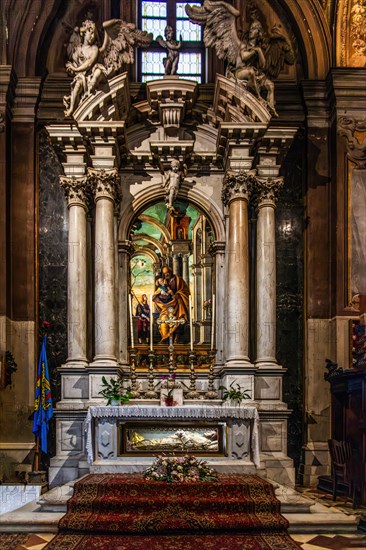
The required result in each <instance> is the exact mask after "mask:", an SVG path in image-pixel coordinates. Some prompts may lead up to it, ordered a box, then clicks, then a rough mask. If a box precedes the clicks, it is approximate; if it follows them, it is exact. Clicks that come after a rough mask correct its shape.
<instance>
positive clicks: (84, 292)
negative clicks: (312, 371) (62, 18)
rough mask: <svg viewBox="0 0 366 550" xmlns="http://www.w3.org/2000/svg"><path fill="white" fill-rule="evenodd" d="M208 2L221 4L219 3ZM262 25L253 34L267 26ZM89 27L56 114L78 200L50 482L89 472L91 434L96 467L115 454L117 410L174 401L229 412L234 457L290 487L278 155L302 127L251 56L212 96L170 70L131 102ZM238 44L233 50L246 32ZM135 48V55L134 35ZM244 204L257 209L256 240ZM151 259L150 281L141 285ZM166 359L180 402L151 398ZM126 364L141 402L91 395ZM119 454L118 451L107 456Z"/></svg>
mask: <svg viewBox="0 0 366 550" xmlns="http://www.w3.org/2000/svg"><path fill="white" fill-rule="evenodd" d="M209 4H210V5H214V4H215V5H216V4H217V6H218V8H217V9H224V7H223V5H224V4H225V3H223V2H218V3H214V2H211V3H209ZM207 5H208V4H207ZM225 5H226V4H225ZM225 9H228V8H227V7H225ZM229 11H230V10H229ZM235 12H236V10H235ZM196 15H197V14H196ZM196 15H194V14H192V18H193V19H192V20H193V21H194V20H195V17H196ZM206 15H207V14H206ZM211 16H212V14H211ZM211 16H207V17H209V18H210V17H211ZM231 16H233V17H234V18H235V17H237V16H238V14H236V13H232V14H231ZM231 16H230V17H231ZM209 18H208V19H207V21H206V22H205V23H200V24H207V25H208V24H209V22H208V21H209ZM254 23H255V21H253V24H252V26H253V32H254V31H255V36H256V37H258V33H259V32H263V29H260V28H259V26H258V22H257V24H254ZM111 25H112V26H115V28H116V29H117V30H118V33H120V34H119V35H118V36H122V35H123V33H125V32H128V33H129V32H131V33H132V35H133V40H135V45H140V46H143V47H147V46H148V44H149V40H151V37H150V38H149V36H148V35H146V33H145V34H144V33H142V34H141V31H138V30H137V29H135V28H132V27H128V26H127V27H126V25H125V24H124V23H123V22H118V21H117V22H116V21H114V22H112V21H111V22H106V23H105V24H104V30H105V44H107V46H108V48H112V49H113V48H117V50H118V48H121V43H122V42H121V43H117V42H114V40H115V39H113V37H112V38H111V36H112V35H113V33H112V35H111V36H109V34H108V33H109V30H108V29H110V28H111ZM126 29H127V30H126ZM80 32H81V31H80ZM83 33H84V34H83V40H84V42H82V41H80V43H79V47H80V48H81V50H83V48H85V51H87V52H89V51H94V53H95V55H94V57H90V60H89V61H88V68H87V70H85V75H84V78H83V79H82V78H80V76H78V75H79V74H80V70H79V68H78V66H77V60H76V61H74V62H73V63H72V62H70V63H69V64H68V66H67V67H68V69H69V70H70V71H71V72H72V74H73V75H74V80H73V82H72V87H71V95H70V96H67V97H66V98H65V106H66V111H65V115H66V118H65V120H64V121H62V122H55V123H53V124H50V125H48V126H47V131H48V134H49V136H50V139H51V141H52V143H53V145H54V147H55V149H56V151H57V153H58V154H59V156H60V158H61V159H62V166H63V171H64V174H63V175H61V176H60V184H61V187H62V188H63V190H64V191H65V195H66V200H67V207H68V212H69V219H68V251H69V259H68V275H67V276H68V303H67V314H68V323H67V326H68V358H67V360H66V363H65V364H63V365H62V366H60V369H59V371H60V373H61V400H60V401H59V402H58V403H57V406H56V410H55V416H56V431H57V449H56V451H57V452H56V456H55V457H54V458H52V459H51V465H50V470H49V472H50V483H51V485H59V484H61V483H65V482H67V481H69V480H71V479H75V478H77V477H78V476H80V475H82V474H84V473H85V472H87V471H89V470H90V464H89V463H88V461H87V457H89V460H90V459H91V457H92V440H94V443H95V445H96V448H97V452H96V455H95V456H94V460H93V461H92V467H94V468H95V467H96V464H95V460H96V457H97V456H98V459H100V458H102V459H103V460H105V459H107V458H108V457H109V456H112V457H115V455H116V422H117V419H118V418H120V417H121V416H123V415H129V414H131V415H132V417H133V418H140V417H144V414H145V412H146V414H147V412H148V411H150V414H152V413H151V411H154V413H153V414H152V418H155V419H156V420H157V421H158V419H159V418H162V417H163V416H164V415H165V414H166V415H167V417H169V418H170V419H171V418H173V417H174V418H180V419H182V418H185V417H186V415H188V416H189V415H193V416H192V417H194V418H197V419H199V418H201V419H202V417H204V416H205V414H207V415H208V416H209V414H212V415H213V416H212V417H213V418H221V419H224V420H225V421H227V424H228V430H229V451H228V455H229V456H228V457H227V458H228V461H234V460H235V461H236V462H237V463H238V462H241V461H238V460H236V459H237V458H238V456H236V455H238V453H239V450H238V449H239V447H241V446H242V445H244V446H245V453H246V456H249V455H250V454H251V455H252V459H251V461H250V463H251V467H252V468H254V467H257V468H259V464H260V463H261V466H262V468H263V469H262V470H261V472H262V474H263V475H266V476H268V477H270V478H272V479H274V480H277V481H279V482H281V483H284V484H286V485H293V484H294V468H293V463H292V460H291V459H290V458H289V457H288V456H287V419H288V416H289V414H290V411H289V410H288V407H287V405H286V404H285V403H284V402H283V400H282V377H283V375H284V374H285V369H284V368H283V367H282V366H281V365H279V364H278V362H277V359H276V238H275V215H276V203H277V198H278V193H279V191H280V189H281V188H282V187H283V186H284V185H286V182H285V181H284V179H283V177H282V176H281V175H280V171H281V166H282V163H283V161H284V159H285V157H286V154H287V151H288V149H289V147H290V146H291V143H292V140H293V138H294V136H295V134H296V132H297V128H296V127H294V126H291V125H289V126H284V125H281V124H278V123H276V124H274V123H273V120H274V119H273V117H274V116H275V115H276V112H275V103H274V96H273V82H272V80H270V78H269V73H268V74H267V75H266V74H265V73H263V75H262V79H261V81H259V80H258V81H256V83H255V84H256V86H254V89H253V86H252V87H251V86H250V85H248V79H247V78H246V77H245V75H247V74H248V75H253V74H258V72H257V73H256V72H255V71H254V69H253V67H251V65H250V63H249V62H248V64H247V66H246V70H245V71H244V72H243V71H242V72H241V73H240V75H241V77H240V78H239V77H238V76H237V72H238V69H235V67H233V66H232V64H231V70H230V71H229V73H227V74H226V76H223V75H220V74H218V75H217V77H216V83H215V90H214V96H213V101H212V104H210V105H207V104H205V102H204V101H203V99H202V97H201V96H200V94H201V90H200V86H199V85H198V84H197V83H196V82H195V81H193V80H188V79H182V78H179V77H178V76H176V75H175V74H174V75H173V74H167V75H166V76H165V77H164V78H163V79H159V80H151V81H149V82H147V83H146V98H145V99H143V100H138V101H137V100H136V99H134V98H133V97H132V96H131V93H130V89H129V81H128V76H127V73H121V70H120V69H121V66H118V67H117V66H116V65H114V64H113V63H114V62H113V63H112V61H111V59H112V58H113V56H112V57H108V55H109V54H107V53H106V52H107V51H109V52H110V50H108V48H107V46H106V48H107V50H105V49H103V48H104V46H103V47H102V48H99V47H98V45H97V41H96V38H95V24H93V23H92V22H90V21H86V22H85V25H84V27H83ZM93 33H94V34H93ZM108 36H109V38H108ZM113 36H114V35H113ZM227 38H228V39H229V40H230V36H228V37H227ZM79 39H80V40H81V37H79ZM253 39H255V40H257V38H255V37H254V38H253ZM277 39H278V40H279V41H280V44H281V46H280V49H281V48H282V49H281V51H282V54H283V55H285V52H287V53H286V55H287V56H288V57H287V58H286V59H287V61H286V60H285V58H283V59H282V58H281V56H280V58H281V59H282V67H283V64H284V63H285V62H286V63H289V64H290V63H291V55H292V54H291V51H292V50H291V47H290V45H289V43H288V41H287V39H286V37H284V36H282V35H281V37H277V38H276V40H277ZM110 40H112V43H110ZM271 40H274V38H273V37H272V38H271ZM235 44H236V46H237V47H239V49H240V40H239V38H238V36H237V35H235ZM245 47H246V48H249V46H248V45H246V46H245ZM258 49H260V48H259V46H258V47H257V50H258ZM81 50H80V51H81ZM77 51H79V50H77ZM225 51H226V50H225V47H224V49H223V52H224V53H222V52H221V50H220V52H221V53H220V52H218V55H219V56H221V57H222V56H224V57H225V55H226V54H225ZM240 51H241V52H242V53H243V48H242V49H241V50H240ZM118 52H119V53H118V55H122V54H121V52H120V50H118ZM244 53H245V52H244ZM244 53H243V55H244ZM282 54H281V55H282ZM75 55H76V54H75ZM262 55H264V54H263V52H262ZM98 56H99V59H100V61H101V63H102V64H100V63H98V64H96V61H95V60H96V59H97V58H98ZM126 56H127V57H125V62H127V63H131V62H132V61H133V51H132V48H131V51H129V52H128V55H127V54H126ZM76 57H77V56H76ZM74 58H75V56H74ZM117 58H118V56H117ZM75 59H76V58H75ZM113 59H115V58H113ZM118 59H119V58H118ZM227 60H228V61H229V62H230V61H231V62H232V60H230V59H229V58H227ZM103 63H104V65H103ZM110 64H111V65H110ZM80 67H84V65H81V64H80ZM103 67H104V69H103ZM282 67H280V68H279V71H280V70H281V68H282ZM78 71H79V72H78ZM235 75H236V76H235ZM271 78H275V75H272V77H271ZM249 84H250V83H249ZM265 97H266V98H267V100H266V99H265ZM164 201H165V204H164ZM250 213H254V215H255V218H256V224H255V234H254V233H253V235H252V237H251V239H250V237H249V214H250ZM252 215H253V214H252ZM159 216H160V217H159ZM147 226H150V229H149V230H147V229H146V228H147ZM151 227H152V228H153V229H151ZM250 240H251V242H250ZM250 247H252V249H251V253H250ZM146 265H149V266H150V268H149V269H150V272H149V273H151V280H149V281H150V282H148V283H146V284H145V282H143V283H137V280H138V277H139V276H140V275H141V273H143V267H144V266H146ZM137 267H138V268H139V269H140V268H141V269H140V271H138V270H137ZM250 271H251V272H252V273H254V272H255V274H256V275H255V277H256V278H255V281H250V277H249V273H250ZM139 285H140V286H139ZM144 285H145V286H144ZM136 289H138V292H137V290H136ZM148 295H149V296H150V299H148ZM251 304H252V305H251ZM253 304H254V305H253ZM168 306H170V309H169V307H168ZM169 312H170V313H169ZM169 323H170V324H169ZM174 323H177V325H174ZM178 324H179V325H181V326H178ZM168 325H169V329H167V328H165V329H164V326H165V327H166V326H168ZM183 325H184V326H183ZM250 327H252V328H251V330H252V331H253V332H254V338H253V337H252V338H250ZM159 333H160V335H159ZM168 337H169V342H168V340H167V339H168ZM158 338H161V339H160V341H158ZM250 340H251V341H252V342H254V345H253V343H252V344H250ZM188 343H189V344H190V345H188ZM179 346H180V347H179ZM167 372H168V374H169V377H170V380H172V379H173V375H174V389H179V391H180V392H181V398H182V399H183V402H184V406H183V407H177V408H169V410H166V408H165V407H160V408H158V404H159V401H158V393H159V392H160V389H161V387H162V384H161V382H160V381H159V378H160V377H161V375H162V374H166V373H167ZM120 374H122V375H123V377H124V381H125V382H124V383H125V387H127V385H129V386H130V388H131V390H132V397H133V406H132V407H126V408H124V407H123V408H122V407H121V408H113V407H112V408H109V409H105V408H103V407H102V408H98V409H95V408H94V407H100V406H101V405H103V399H102V397H101V395H100V391H101V387H102V378H103V377H108V376H109V377H110V376H112V377H116V376H118V375H120ZM230 384H239V385H240V387H241V388H244V389H245V390H246V391H247V392H248V395H249V397H250V399H249V401H248V404H249V406H246V407H240V408H237V409H231V408H227V407H221V406H220V405H221V400H220V398H219V391H220V390H219V388H220V385H223V386H225V387H226V388H228V387H230ZM175 385H177V386H179V388H176V386H175ZM148 407H152V408H150V409H149V408H148ZM167 409H168V408H167ZM98 410H99V411H101V413H102V414H101V415H99V414H97V411H98ZM131 411H132V412H131ZM159 411H160V412H159ZM208 411H210V412H208ZM188 413H189V414H188ZM215 415H216V416H215ZM94 417H95V419H94V421H93V422H92V418H94ZM85 420H86V423H87V428H88V432H87V433H88V438H87V441H86V442H85V439H84V422H85ZM248 434H249V435H248ZM239 454H240V453H239ZM259 456H260V461H259ZM103 460H102V462H103ZM105 462H106V461H105ZM242 464H244V462H242ZM126 465H127V466H128V461H127V459H126V458H125V457H116V462H115V463H114V464H113V465H110V466H111V467H112V466H113V468H118V467H120V468H122V469H123V468H126ZM104 466H106V463H105V464H104ZM243 467H244V466H243Z"/></svg>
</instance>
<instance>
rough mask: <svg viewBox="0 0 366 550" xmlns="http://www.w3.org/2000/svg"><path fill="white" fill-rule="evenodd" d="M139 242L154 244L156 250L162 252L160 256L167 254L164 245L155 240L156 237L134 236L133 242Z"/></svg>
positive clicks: (141, 234) (139, 234)
mask: <svg viewBox="0 0 366 550" xmlns="http://www.w3.org/2000/svg"><path fill="white" fill-rule="evenodd" d="M137 241H146V242H147V243H149V244H152V245H153V246H155V248H157V249H158V250H160V254H161V255H162V256H163V255H164V254H165V251H164V248H163V246H162V243H161V242H160V241H158V240H157V239H154V237H150V236H149V235H145V233H137V234H136V235H133V236H132V242H133V243H134V244H135V243H136V242H137ZM137 246H138V245H137Z"/></svg>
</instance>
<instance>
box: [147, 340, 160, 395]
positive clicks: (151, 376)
mask: <svg viewBox="0 0 366 550" xmlns="http://www.w3.org/2000/svg"><path fill="white" fill-rule="evenodd" d="M154 359H155V354H154V352H153V351H152V350H150V353H149V374H148V376H147V379H148V386H147V391H146V392H145V395H144V397H145V399H157V398H158V392H157V391H156V390H155V385H154V379H155V377H154Z"/></svg>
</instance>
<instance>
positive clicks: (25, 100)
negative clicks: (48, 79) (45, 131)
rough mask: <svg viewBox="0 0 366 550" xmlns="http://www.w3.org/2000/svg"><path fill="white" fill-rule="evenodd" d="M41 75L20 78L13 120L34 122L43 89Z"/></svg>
mask: <svg viewBox="0 0 366 550" xmlns="http://www.w3.org/2000/svg"><path fill="white" fill-rule="evenodd" d="M41 82H42V79H41V77H37V76H33V77H28V76H27V77H22V78H19V79H18V82H17V86H16V90H15V99H14V105H13V121H14V122H28V123H34V120H35V118H36V109H37V104H38V100H39V97H40V91H41Z"/></svg>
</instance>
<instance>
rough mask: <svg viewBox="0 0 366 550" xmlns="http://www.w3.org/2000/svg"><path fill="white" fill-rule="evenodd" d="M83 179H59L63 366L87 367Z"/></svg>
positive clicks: (84, 187)
mask: <svg viewBox="0 0 366 550" xmlns="http://www.w3.org/2000/svg"><path fill="white" fill-rule="evenodd" d="M86 181H87V179H86V176H71V177H67V176H60V184H61V187H63V189H64V191H65V194H66V197H67V201H68V204H67V206H68V209H69V236H68V269H67V287H68V292H67V342H68V358H67V360H66V363H68V364H70V363H71V364H76V365H86V364H87V338H86V334H87V307H86V292H87V284H86V212H87V207H86V198H85V189H86Z"/></svg>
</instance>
